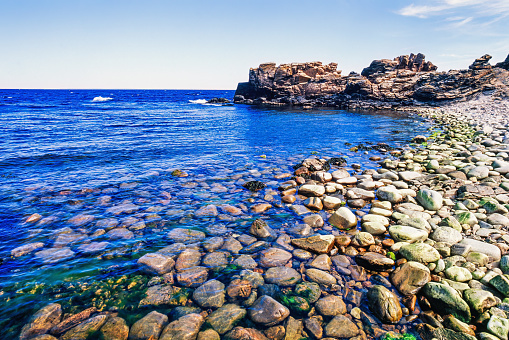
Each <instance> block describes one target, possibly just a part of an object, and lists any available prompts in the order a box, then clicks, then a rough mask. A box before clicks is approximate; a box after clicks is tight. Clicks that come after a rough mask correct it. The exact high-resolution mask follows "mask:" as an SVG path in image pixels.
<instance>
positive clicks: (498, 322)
mask: <svg viewBox="0 0 509 340" xmlns="http://www.w3.org/2000/svg"><path fill="white" fill-rule="evenodd" d="M486 329H487V330H488V332H490V333H491V334H493V335H496V336H497V337H498V338H499V339H502V340H507V334H508V333H509V320H507V319H505V318H501V317H499V316H496V315H493V316H492V317H491V318H490V321H488V324H487V325H486Z"/></svg>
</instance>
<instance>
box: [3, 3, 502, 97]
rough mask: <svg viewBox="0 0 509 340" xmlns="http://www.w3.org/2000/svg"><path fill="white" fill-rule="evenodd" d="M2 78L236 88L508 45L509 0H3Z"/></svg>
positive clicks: (445, 61) (455, 64)
mask: <svg viewBox="0 0 509 340" xmlns="http://www.w3.org/2000/svg"><path fill="white" fill-rule="evenodd" d="M0 44H1V45H0V46H1V49H0V88H119V89H122V88H140V89H142V88H143V89H145V88H148V89H150V88H162V89H177V88H182V89H235V87H236V85H237V83H238V82H240V81H247V78H248V71H249V68H250V67H256V66H257V65H259V64H260V63H263V62H269V61H273V62H276V63H278V64H279V63H289V62H304V61H322V62H324V63H329V62H332V61H333V62H337V63H338V64H339V66H338V68H339V69H341V70H343V74H348V73H349V72H350V71H356V72H360V71H361V70H362V68H364V67H366V66H368V65H369V63H370V62H371V61H372V60H373V59H381V58H394V57H396V56H398V55H401V54H409V53H411V52H414V53H417V52H422V53H424V54H425V55H426V59H427V60H430V61H432V62H433V63H435V64H436V65H437V66H438V67H439V70H449V69H451V68H466V67H468V65H469V64H471V62H472V61H473V59H475V58H476V57H479V56H481V55H483V54H485V53H488V54H491V55H492V56H493V59H492V63H495V62H498V61H502V60H504V59H505V57H506V56H507V55H508V54H509V0H491V1H486V0H428V1H424V0H409V1H407V0H391V1H380V0H370V1H368V0H348V1H347V0H330V1H329V0H316V1H313V2H310V1H299V0H270V1H267V0H261V1H256V2H255V1H248V0H243V1H242V0H214V1H212V0H207V1H193V0H187V1H172V0H170V1H168V0H166V1H162V0H144V1H131V0H101V1H98V0H72V1H69V0H66V1H61V0H0Z"/></svg>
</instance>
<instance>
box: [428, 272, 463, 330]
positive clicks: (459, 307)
mask: <svg viewBox="0 0 509 340" xmlns="http://www.w3.org/2000/svg"><path fill="white" fill-rule="evenodd" d="M421 292H422V293H423V294H424V296H425V297H426V298H427V299H428V301H429V302H430V304H431V307H432V308H433V309H434V310H435V311H436V312H437V313H439V314H443V315H445V314H452V315H454V316H455V317H456V318H457V319H459V320H461V321H463V322H466V323H468V322H470V318H471V314H470V307H469V306H468V304H467V303H466V302H465V301H464V300H463V299H462V298H461V295H460V294H459V293H458V292H457V291H456V290H455V289H454V288H451V287H449V286H446V285H445V284H441V283H437V282H428V283H427V284H426V285H425V286H424V287H423V288H422V290H421Z"/></svg>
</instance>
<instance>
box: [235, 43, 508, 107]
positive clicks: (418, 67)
mask: <svg viewBox="0 0 509 340" xmlns="http://www.w3.org/2000/svg"><path fill="white" fill-rule="evenodd" d="M490 59H491V56H490V55H484V56H482V57H480V58H478V59H476V60H475V61H474V62H473V63H472V65H470V66H469V68H468V69H467V70H450V71H448V72H437V71H436V70H437V67H436V66H435V65H433V64H432V63H431V62H429V61H425V56H424V55H423V54H420V53H419V54H417V55H414V54H410V55H409V56H408V55H403V56H400V57H397V58H394V59H393V60H389V59H381V60H374V61H373V62H372V63H371V64H370V65H369V67H367V68H365V69H364V70H363V71H362V72H361V74H358V73H355V72H351V73H350V74H349V75H347V76H342V75H341V71H338V70H337V64H335V63H330V64H328V65H323V64H322V63H321V62H309V63H294V64H282V65H279V66H276V64H275V63H265V64H261V65H260V66H259V67H258V68H254V69H251V70H250V71H249V81H248V82H244V83H239V84H238V86H237V90H236V92H235V97H234V101H235V103H239V104H250V105H263V106H273V107H279V106H297V107H302V108H304V109H309V108H313V107H336V108H340V109H347V110H355V109H363V110H405V111H407V110H413V109H414V108H416V107H417V108H422V107H434V106H442V105H444V104H448V103H451V102H455V101H464V100H471V99H473V98H475V97H476V96H477V95H479V94H485V95H490V96H494V97H497V98H508V97H509V56H508V57H507V58H506V60H505V61H503V62H500V63H497V64H496V65H494V66H492V65H490V64H489V61H490Z"/></svg>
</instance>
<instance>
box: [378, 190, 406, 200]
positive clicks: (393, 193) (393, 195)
mask: <svg viewBox="0 0 509 340" xmlns="http://www.w3.org/2000/svg"><path fill="white" fill-rule="evenodd" d="M376 197H378V199H379V200H380V201H389V202H391V203H392V204H397V203H399V202H401V201H403V198H404V197H403V195H402V194H401V192H400V191H399V190H398V189H396V188H393V187H381V188H379V189H378V190H377V191H376Z"/></svg>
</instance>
